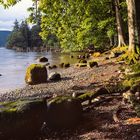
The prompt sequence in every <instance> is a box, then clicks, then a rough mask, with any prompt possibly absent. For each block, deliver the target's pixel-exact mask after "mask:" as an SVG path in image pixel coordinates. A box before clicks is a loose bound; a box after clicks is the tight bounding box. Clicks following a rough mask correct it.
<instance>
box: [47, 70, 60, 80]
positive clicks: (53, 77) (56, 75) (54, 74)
mask: <svg viewBox="0 0 140 140" xmlns="http://www.w3.org/2000/svg"><path fill="white" fill-rule="evenodd" d="M49 80H50V81H58V80H61V75H60V74H59V73H57V72H52V73H51V74H50V75H49Z"/></svg>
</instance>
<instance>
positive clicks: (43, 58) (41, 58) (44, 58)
mask: <svg viewBox="0 0 140 140" xmlns="http://www.w3.org/2000/svg"><path fill="white" fill-rule="evenodd" d="M38 61H39V62H48V58H46V57H44V56H43V57H40V58H39V59H38Z"/></svg>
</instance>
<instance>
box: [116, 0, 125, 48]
mask: <svg viewBox="0 0 140 140" xmlns="http://www.w3.org/2000/svg"><path fill="white" fill-rule="evenodd" d="M119 4H120V1H119V0H115V11H116V21H117V30H118V46H119V47H120V46H125V45H126V44H125V41H124V33H123V27H122V19H121V15H120V11H119V7H120V6H119Z"/></svg>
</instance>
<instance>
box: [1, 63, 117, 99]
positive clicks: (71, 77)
mask: <svg viewBox="0 0 140 140" xmlns="http://www.w3.org/2000/svg"><path fill="white" fill-rule="evenodd" d="M118 68H119V64H116V63H114V62H110V61H106V62H105V63H103V62H101V63H99V67H94V68H87V67H83V68H77V67H75V66H74V65H73V66H71V67H70V68H67V69H61V70H58V72H60V73H61V76H62V80H60V81H58V82H49V81H48V82H47V83H44V84H39V85H34V86H28V85H27V86H26V87H24V88H21V89H16V90H14V91H10V92H6V93H1V94H0V101H7V100H16V99H25V98H42V97H46V96H50V95H53V94H56V95H62V94H64V95H68V94H72V93H73V92H78V91H79V92H81V91H83V92H85V91H92V90H94V89H95V88H96V87H97V86H100V85H103V84H104V82H106V81H108V80H109V79H110V78H111V77H112V76H117V74H118ZM55 71H57V70H55Z"/></svg>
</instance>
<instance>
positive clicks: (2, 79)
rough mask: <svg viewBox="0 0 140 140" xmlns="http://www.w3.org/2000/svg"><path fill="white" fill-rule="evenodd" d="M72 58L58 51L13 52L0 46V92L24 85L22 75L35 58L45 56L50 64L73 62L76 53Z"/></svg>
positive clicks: (74, 61) (35, 61)
mask: <svg viewBox="0 0 140 140" xmlns="http://www.w3.org/2000/svg"><path fill="white" fill-rule="evenodd" d="M72 55H74V56H75V57H74V59H72V58H70V55H69V54H60V53H58V52H53V53H52V52H15V51H14V50H9V49H6V48H4V47H1V48H0V74H2V76H0V92H1V93H2V92H4V91H8V90H13V89H16V88H20V87H24V86H25V82H24V77H25V72H26V68H27V67H28V66H29V65H30V64H31V63H37V60H36V59H37V58H39V57H40V56H45V57H47V58H48V59H49V63H50V64H56V65H58V64H59V63H62V62H69V63H71V64H74V63H76V62H77V59H76V55H78V54H76V53H74V54H72Z"/></svg>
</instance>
